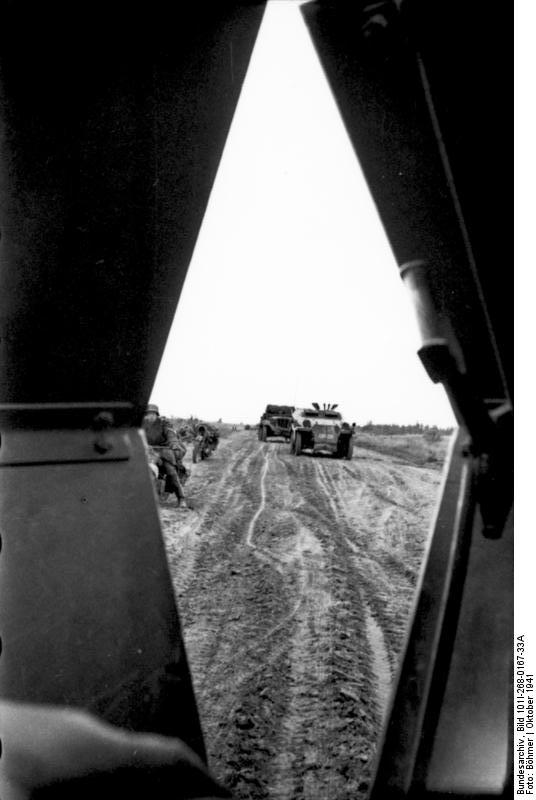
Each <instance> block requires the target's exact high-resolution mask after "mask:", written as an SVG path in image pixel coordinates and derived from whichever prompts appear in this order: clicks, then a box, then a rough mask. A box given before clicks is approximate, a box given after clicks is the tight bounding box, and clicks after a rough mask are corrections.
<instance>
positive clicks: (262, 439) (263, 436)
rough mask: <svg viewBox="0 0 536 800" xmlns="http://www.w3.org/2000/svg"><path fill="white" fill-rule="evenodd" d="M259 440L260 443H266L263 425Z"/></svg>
mask: <svg viewBox="0 0 536 800" xmlns="http://www.w3.org/2000/svg"><path fill="white" fill-rule="evenodd" d="M260 438H261V442H265V441H266V426H265V425H263V426H262V428H261V437H260Z"/></svg>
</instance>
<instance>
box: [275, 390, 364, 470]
mask: <svg viewBox="0 0 536 800" xmlns="http://www.w3.org/2000/svg"><path fill="white" fill-rule="evenodd" d="M336 408H337V405H327V406H326V405H325V404H324V407H323V408H320V406H319V404H318V403H313V408H297V409H295V411H294V412H293V414H292V430H291V435H290V452H291V453H293V454H294V455H295V456H299V455H301V454H302V453H307V454H308V455H325V456H332V457H333V458H347V459H350V458H352V452H353V447H354V443H353V430H352V428H351V426H350V424H349V423H348V422H344V421H343V418H342V415H341V413H340V412H339V411H336V410H335V409H336Z"/></svg>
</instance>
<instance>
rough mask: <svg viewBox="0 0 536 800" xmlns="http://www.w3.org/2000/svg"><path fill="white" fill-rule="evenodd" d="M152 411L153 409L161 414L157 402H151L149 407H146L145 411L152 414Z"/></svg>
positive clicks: (155, 412)
mask: <svg viewBox="0 0 536 800" xmlns="http://www.w3.org/2000/svg"><path fill="white" fill-rule="evenodd" d="M151 411H152V412H153V413H154V414H156V415H157V416H160V411H159V410H158V406H155V404H154V403H149V405H148V406H147V408H146V409H145V413H146V414H150V413H151Z"/></svg>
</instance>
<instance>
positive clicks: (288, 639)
mask: <svg viewBox="0 0 536 800" xmlns="http://www.w3.org/2000/svg"><path fill="white" fill-rule="evenodd" d="M440 479H441V471H440V469H439V465H438V464H437V462H436V463H433V464H431V465H426V464H425V465H421V466H417V465H415V464H414V463H411V458H409V459H408V458H405V459H402V458H400V456H393V455H392V454H391V455H389V454H388V453H385V452H383V453H382V452H378V451H374V450H371V449H365V448H363V447H361V446H359V440H358V446H357V447H356V448H355V449H354V455H353V459H352V460H351V461H339V460H332V459H325V458H312V457H308V456H300V457H295V456H293V455H291V454H290V453H289V447H288V444H286V443H283V442H267V443H261V442H259V441H258V440H257V438H256V433H255V432H254V431H240V432H237V433H234V434H232V435H231V436H229V437H228V438H227V439H223V440H222V441H221V442H220V446H219V448H218V450H217V451H216V453H215V454H213V455H212V456H211V458H210V459H208V460H207V461H204V462H202V463H201V464H196V465H194V466H193V470H192V477H191V479H190V482H189V483H188V484H187V490H188V494H189V497H190V498H191V499H192V501H193V503H194V505H195V510H193V511H181V510H179V509H177V508H176V507H174V505H173V504H172V503H171V501H170V502H169V503H167V502H164V504H163V505H162V509H161V511H162V520H163V523H164V531H165V538H166V546H167V551H168V557H169V561H170V567H171V572H172V576H173V582H174V588H175V592H176V596H177V601H178V605H179V609H180V614H181V619H182V624H183V629H184V636H185V642H186V648H187V651H188V656H189V661H190V667H191V670H192V673H193V680H194V686H195V691H196V695H197V700H198V705H199V711H200V714H201V719H202V722H203V728H204V731H205V738H206V744H207V749H208V754H209V760H210V765H211V767H212V769H213V771H214V772H215V774H216V775H217V777H219V778H220V779H221V780H223V782H224V783H225V784H226V785H227V786H229V788H231V789H232V790H233V792H234V793H235V797H236V798H237V800H249V799H251V800H253V799H254V800H264V799H266V800H268V798H269V800H301V799H302V798H304V800H350V798H352V800H355V798H360V797H364V795H365V793H366V790H367V786H368V780H369V772H370V765H371V761H372V758H373V754H374V748H375V743H376V740H377V736H378V734H379V730H380V725H381V718H382V713H383V710H384V707H385V702H386V698H387V695H388V691H389V687H390V683H391V680H392V676H393V673H394V670H395V669H396V665H397V657H398V653H399V651H400V648H401V645H402V641H403V638H404V633H405V627H406V624H407V616H408V610H409V604H410V601H411V598H412V594H413V589H414V586H415V581H416V577H417V574H418V571H419V568H420V563H421V559H422V554H423V547H424V543H425V539H426V536H427V534H428V530H429V525H430V520H431V517H432V514H433V510H434V507H435V503H436V498H437V493H438V487H439V483H440Z"/></svg>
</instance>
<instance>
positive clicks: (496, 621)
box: [0, 0, 513, 800]
mask: <svg viewBox="0 0 536 800" xmlns="http://www.w3.org/2000/svg"><path fill="white" fill-rule="evenodd" d="M263 12H264V3H262V2H245V1H242V2H231V0H224V1H222V2H220V3H217V4H208V3H207V4H205V3H188V4H183V5H181V4H179V3H171V2H167V0H156V1H155V2H154V3H152V4H151V5H150V6H147V7H146V8H145V11H144V13H143V14H142V15H140V16H139V17H136V16H135V15H134V13H133V10H132V5H131V4H127V3H126V2H124V0H118V2H115V3H112V4H110V3H106V4H105V3H104V2H102V0H95V2H94V3H92V4H91V10H90V9H89V7H87V8H86V7H85V6H80V5H79V4H76V3H70V2H69V3H68V2H66V0H51V2H49V3H39V2H37V0H28V2H24V3H23V2H16V1H15V0H13V1H12V2H8V3H6V4H4V7H3V20H2V28H1V31H0V97H1V99H0V113H1V128H2V145H1V152H0V159H1V179H0V363H1V365H2V367H1V376H0V391H1V396H0V404H1V405H0V433H1V446H0V514H1V517H0V519H1V535H2V551H1V554H0V631H1V635H2V645H3V649H2V655H1V658H0V696H2V697H3V698H8V699H11V700H20V701H28V702H34V701H35V702H42V703H43V702H44V703H60V704H67V705H73V706H81V707H84V708H87V709H90V710H91V711H93V712H94V713H96V714H97V715H99V716H101V717H102V718H104V719H106V720H108V721H109V722H112V723H114V724H117V725H121V726H124V727H126V728H130V729H133V730H149V731H155V732H161V733H165V734H171V735H175V736H179V737H180V738H182V739H184V740H185V741H186V742H187V743H188V744H190V746H191V747H193V748H194V750H196V751H197V752H198V753H199V754H200V755H201V756H202V757H204V755H205V750H204V744H203V739H202V734H201V727H200V724H199V719H198V714H197V710H196V703H195V698H194V693H193V689H192V684H191V679H190V674H189V668H188V664H187V659H186V654H185V651H184V646H183V639H182V634H181V629H180V622H179V617H178V613H177V610H176V607H175V603H174V598H173V592H172V587H171V581H170V576H169V571H168V567H167V562H166V557H165V551H164V546H163V540H162V533H161V530H160V523H159V518H158V513H157V508H156V502H155V498H154V495H153V490H152V487H151V484H150V477H149V473H148V470H147V469H146V464H145V453H144V448H143V443H142V439H141V436H140V432H139V427H140V424H141V421H142V416H143V411H144V408H145V405H146V404H147V402H148V400H149V397H150V392H151V389H152V386H153V383H154V381H155V377H156V373H157V370H158V366H159V363H160V360H161V357H162V353H163V350H164V346H165V343H166V338H167V335H168V332H169V329H170V326H171V323H172V320H173V316H174V313H175V309H176V307H177V303H178V301H179V296H180V293H181V288H182V285H183V282H184V279H185V276H186V273H187V269H188V265H189V262H190V259H191V256H192V252H193V249H194V246H195V242H196V237H197V235H198V232H199V228H200V226H201V222H202V219H203V215H204V212H205V208H206V205H207V202H208V198H209V194H210V191H211V187H212V185H213V182H214V179H215V175H216V172H217V168H218V164H219V161H220V158H221V155H222V151H223V148H224V145H225V141H226V136H227V134H228V131H229V126H230V124H231V120H232V117H233V113H234V110H235V107H236V104H237V101H238V97H239V93H240V89H241V86H242V83H243V80H244V77H245V74H246V70H247V67H248V63H249V59H250V56H251V51H252V48H253V45H254V42H255V38H256V36H257V32H258V29H259V25H260V23H261V20H262V15H263ZM301 13H302V15H303V19H304V21H305V23H306V25H307V28H308V30H309V33H310V36H311V38H312V41H313V43H314V46H315V48H316V51H317V54H318V57H319V59H320V62H321V64H322V67H323V69H324V72H325V75H326V77H327V80H328V82H329V85H330V87H331V91H332V93H333V96H334V98H335V100H336V102H337V104H338V108H339V110H340V113H341V116H342V119H343V121H344V124H345V126H346V130H347V132H348V136H349V138H350V140H351V143H352V145H353V147H354V150H355V153H356V157H357V158H358V159H359V162H360V164H361V167H362V169H363V172H364V174H365V177H366V180H367V182H368V185H369V188H370V191H371V194H372V197H373V199H374V202H375V204H376V206H377V209H378V212H379V214H380V217H381V219H382V222H383V225H384V228H385V231H386V233H387V236H388V238H389V241H390V244H391V247H392V250H393V253H394V254H395V257H396V261H397V263H398V265H399V267H400V271H401V276H402V279H403V280H404V282H405V283H406V284H407V286H408V290H409V291H410V292H411V295H412V296H413V298H414V301H415V309H416V314H417V318H418V321H419V325H420V330H421V333H422V347H421V349H420V350H419V357H420V358H421V360H422V362H423V364H424V366H425V368H426V370H427V371H428V373H429V375H430V378H431V379H432V380H433V381H435V382H440V383H442V384H443V386H444V388H445V391H446V392H447V394H448V396H449V399H450V402H451V404H452V407H453V409H454V412H455V414H456V418H457V421H458V425H459V429H458V433H457V438H456V441H455V443H454V445H453V449H452V452H451V455H450V460H449V463H448V466H447V470H446V473H445V475H446V477H445V481H444V485H443V494H442V497H441V501H440V504H439V507H438V512H437V517H436V520H435V525H434V528H433V531H432V533H431V538H430V542H429V545H428V551H427V554H426V559H425V563H424V565H423V569H422V573H421V576H420V579H419V584H418V587H417V592H416V598H415V604H414V608H413V611H412V616H411V619H410V620H409V623H408V632H407V640H406V644H405V650H404V653H403V657H402V659H401V663H400V668H399V672H398V676H397V678H396V681H395V685H394V687H393V690H392V696H391V699H390V704H389V708H388V712H387V714H386V718H385V721H384V729H383V731H382V734H381V737H380V742H379V745H378V748H377V755H376V764H375V768H374V780H373V784H372V786H371V793H370V796H371V798H373V800H383V799H384V798H386V799H388V798H399V797H409V798H428V797H430V798H432V797H433V798H447V797H449V798H451V797H458V798H460V797H468V796H471V797H479V798H491V797H494V798H496V797H509V796H511V792H512V786H513V774H512V764H513V757H512V752H511V750H512V727H511V719H512V715H511V708H512V655H511V652H512V647H511V643H512V637H513V522H512V395H513V382H512V375H513V356H512V332H511V325H510V316H509V314H508V313H505V311H507V310H508V309H509V308H510V307H511V303H510V300H511V294H510V292H511V287H510V284H509V283H508V281H507V280H506V279H505V276H508V275H509V273H508V272H507V271H506V270H505V265H506V264H507V263H508V261H507V256H508V253H507V237H506V232H505V225H504V219H505V218H506V215H505V203H506V201H507V200H508V198H505V197H504V196H500V195H499V192H498V191H497V186H501V185H502V186H504V185H506V181H505V180H503V178H505V177H506V176H505V175H504V174H503V173H504V171H505V169H506V165H505V160H504V159H502V158H501V155H500V154H501V149H502V147H503V140H502V138H501V137H502V135H503V131H502V127H501V122H500V119H501V117H503V116H504V112H505V109H506V107H507V104H506V86H505V75H504V59H503V56H502V53H503V49H504V48H503V36H504V31H503V25H504V21H503V15H502V13H501V10H500V8H497V9H496V10H495V8H494V7H493V6H489V5H487V6H482V5H481V4H476V3H463V4H462V3H460V2H451V1H450V0H449V2H447V1H446V0H437V2H434V3H431V2H427V1H426V0H400V1H399V2H394V0H393V1H391V2H389V1H386V2H375V3H366V2H362V0H356V1H355V2H347V1H346V0H312V2H307V3H304V4H303V5H302V6H301ZM490 153H492V154H493V163H492V164H490ZM237 224H238V223H237ZM185 345H186V346H187V345H188V343H187V342H186V343H185ZM149 565H150V568H148V567H149ZM29 587H39V591H35V590H34V591H31V590H30V589H29ZM51 642H52V643H53V646H51ZM21 665H23V668H21ZM179 711H180V713H179ZM108 780H109V781H110V782H112V781H113V778H112V777H110V778H109V779H108ZM125 780H126V779H125ZM154 780H155V779H154V777H152V776H151V775H150V774H147V775H146V776H145V777H144V776H143V775H141V774H137V776H136V779H135V782H134V783H133V785H132V786H131V787H130V790H129V791H130V794H129V795H128V796H129V797H132V798H135V797H138V796H139V797H141V796H144V797H147V796H151V797H157V796H158V797H167V796H170V797H171V796H173V797H177V796H179V795H177V790H175V791H172V789H173V778H172V776H171V777H170V778H169V784H166V782H165V781H164V782H163V783H162V782H161V783H158V790H157V791H155V786H156V784H155V783H153V781H154ZM110 785H111V783H109V784H106V786H107V787H109V786H110ZM65 791H66V794H65V796H69V797H73V796H77V797H83V796H84V795H83V786H82V787H81V786H78V789H77V794H76V795H73V794H72V791H71V792H70V791H69V787H65ZM61 796H63V795H62V794H61V793H60V791H59V790H58V791H56V793H55V794H54V797H61ZM88 796H89V795H88ZM92 796H95V795H92ZM114 796H120V795H119V794H115V795H114ZM121 796H122V795H121ZM125 796H126V795H125ZM189 796H190V795H189Z"/></svg>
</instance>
